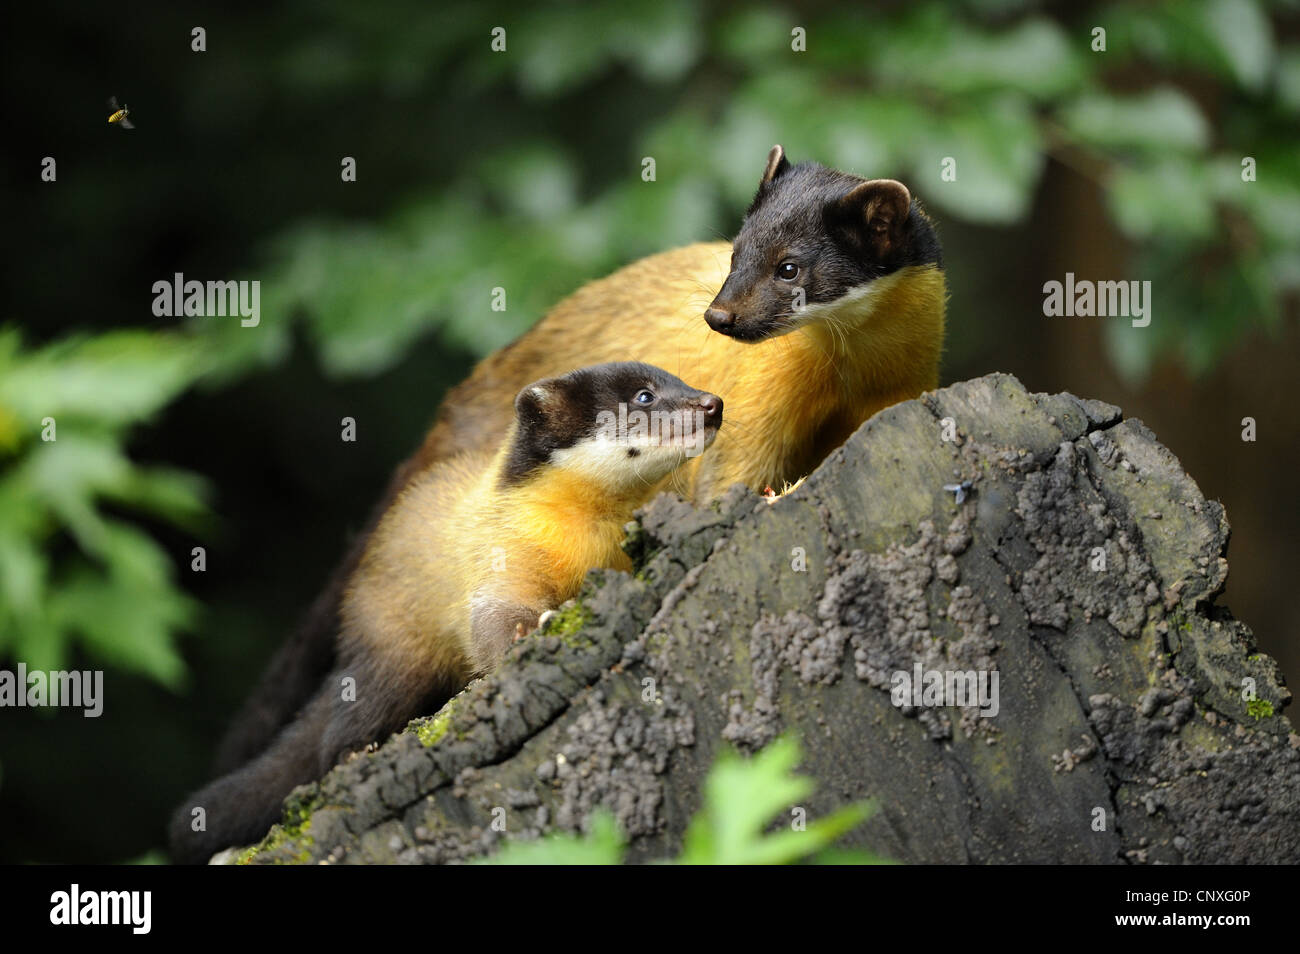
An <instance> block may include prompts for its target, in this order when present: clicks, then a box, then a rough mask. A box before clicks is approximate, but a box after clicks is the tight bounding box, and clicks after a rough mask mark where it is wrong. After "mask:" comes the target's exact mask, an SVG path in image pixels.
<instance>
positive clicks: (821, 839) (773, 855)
mask: <svg viewBox="0 0 1300 954" xmlns="http://www.w3.org/2000/svg"><path fill="white" fill-rule="evenodd" d="M799 753H800V746H799V742H798V740H797V739H796V738H795V737H794V736H793V735H786V736H782V737H781V738H779V739H777V740H776V741H774V742H772V743H770V744H769V745H768V746H767V747H766V748H764V749H763V750H762V751H761V752H758V753H757V754H755V755H754V756H753V757H752V758H741V757H740V756H739V755H738V754H736V752H734V751H733V750H731V749H723V750H722V751H721V752H720V753H719V755H718V759H717V761H716V762H715V763H714V766H713V768H712V770H711V771H710V772H709V777H708V778H707V779H706V780H705V782H704V804H703V805H702V806H701V808H700V811H699V812H698V813H696V815H695V817H694V818H692V819H691V823H690V827H689V828H688V829H687V831H686V838H685V841H684V843H683V845H682V851H681V853H680V854H679V855H678V856H677V857H676V858H675V859H666V860H668V861H671V862H672V863H675V864H679V865H784V864H795V863H797V862H801V861H813V862H823V863H833V864H889V863H890V862H889V861H887V860H886V859H883V858H879V857H877V856H875V855H873V854H871V853H869V852H857V851H844V850H835V849H833V848H832V847H831V846H832V845H833V844H834V843H835V841H836V840H837V839H839V838H840V837H841V836H842V835H845V834H847V833H848V832H850V831H852V830H853V829H854V828H856V827H858V826H859V825H860V824H862V823H863V822H864V821H866V820H867V819H868V818H869V817H871V814H872V812H873V807H872V805H871V803H870V802H854V803H851V804H849V805H845V806H843V807H842V808H839V809H837V810H836V811H834V812H832V813H831V814H830V815H827V816H826V817H825V818H820V819H817V820H815V821H811V822H807V823H806V825H805V827H804V828H802V829H796V828H795V827H794V826H793V824H791V826H790V827H789V828H786V827H784V825H783V824H782V825H777V823H776V822H775V821H774V819H776V818H782V820H783V821H784V820H785V817H786V816H787V815H788V814H789V811H790V808H791V806H793V805H798V804H800V803H801V802H804V801H805V800H806V799H807V798H808V797H809V796H810V795H812V793H813V790H814V789H815V788H816V783H815V782H813V780H812V779H810V778H808V777H807V776H804V775H799V774H797V773H796V772H795V767H796V766H797V765H798V764H799V757H800V756H799ZM773 825H776V827H777V828H778V829H779V830H777V831H774V832H768V831H767V829H768V828H769V827H772V826H773ZM624 847H625V841H624V838H623V836H622V834H621V832H620V831H619V829H618V824H617V822H615V820H614V818H613V816H612V815H610V814H609V812H608V811H607V810H604V809H602V810H600V811H598V812H596V813H594V814H593V815H592V817H591V822H590V829H589V830H588V832H587V833H586V834H584V835H580V836H579V835H563V834H554V835H548V836H546V837H544V838H541V839H539V840H538V841H513V842H510V843H509V844H507V845H506V846H505V847H504V848H503V849H502V850H501V851H499V852H497V854H495V855H493V856H492V857H491V858H488V859H486V860H485V861H484V862H483V863H485V864H496V865H555V864H561V865H616V864H619V863H621V862H622V861H623V851H624Z"/></svg>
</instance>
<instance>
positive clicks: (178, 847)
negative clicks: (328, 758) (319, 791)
mask: <svg viewBox="0 0 1300 954" xmlns="http://www.w3.org/2000/svg"><path fill="white" fill-rule="evenodd" d="M334 694H335V693H334V690H333V687H332V686H331V685H329V684H326V686H325V687H324V688H322V689H321V691H320V692H318V693H317V695H316V697H315V698H314V699H312V700H311V702H310V703H308V705H307V707H306V708H305V709H303V711H302V713H301V714H300V715H299V717H298V719H297V720H295V721H294V722H292V723H291V724H290V725H289V726H288V727H287V728H285V729H284V731H283V732H281V733H280V735H279V736H278V737H277V738H276V739H275V741H274V742H273V743H272V744H271V746H270V748H268V749H267V750H266V751H265V752H263V753H262V754H261V755H259V756H258V757H257V758H255V759H253V761H251V762H249V763H248V764H247V765H245V766H244V767H243V768H241V769H239V770H238V771H235V772H231V773H230V774H228V775H223V776H222V777H221V778H219V779H217V780H216V781H215V782H213V783H211V784H210V785H208V786H207V787H206V788H202V789H200V790H199V791H197V792H195V793H194V794H193V795H191V796H190V797H189V798H187V799H185V801H184V802H182V803H181V805H180V807H179V808H177V809H176V812H175V814H173V815H172V820H171V826H170V829H169V832H168V834H169V836H170V837H169V840H170V843H171V853H172V860H173V861H174V862H176V863H177V864H203V863H205V862H206V861H207V860H208V859H209V858H211V857H212V856H213V855H214V854H216V853H217V852H218V851H220V850H222V849H223V848H229V847H231V846H233V845H251V844H253V843H254V842H257V841H260V840H261V839H262V836H263V835H265V834H266V831H267V829H268V828H270V827H271V825H273V824H274V823H275V822H277V821H279V820H280V812H281V808H282V803H283V802H284V798H285V796H286V795H288V794H289V793H290V792H291V791H293V790H294V788H295V787H297V786H299V785H303V784H305V783H307V782H310V781H313V780H315V779H317V778H319V777H320V776H321V775H322V774H323V772H324V770H325V769H327V768H328V767H329V766H328V765H322V764H321V763H322V761H323V760H322V757H321V740H322V739H323V738H324V736H325V733H326V731H327V730H328V729H329V723H330V720H331V718H332V717H333V696H334ZM196 828H197V829H198V830H196Z"/></svg>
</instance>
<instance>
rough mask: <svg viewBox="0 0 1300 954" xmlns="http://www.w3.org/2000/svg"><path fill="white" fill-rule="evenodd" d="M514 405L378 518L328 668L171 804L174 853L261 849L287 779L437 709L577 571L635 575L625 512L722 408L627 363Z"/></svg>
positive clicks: (537, 388) (533, 389)
mask: <svg viewBox="0 0 1300 954" xmlns="http://www.w3.org/2000/svg"><path fill="white" fill-rule="evenodd" d="M514 408H515V418H514V422H513V423H512V424H511V426H510V428H509V431H508V433H507V435H506V438H505V440H504V441H503V442H501V444H500V446H499V448H497V449H496V450H495V451H491V450H489V451H483V450H472V451H468V452H466V453H464V454H461V455H458V456H456V457H453V458H451V459H449V460H446V461H440V462H437V463H435V464H433V465H431V466H429V467H427V468H425V469H423V470H421V471H420V472H419V473H418V474H415V475H414V476H413V477H412V478H411V480H410V481H409V482H408V483H407V485H406V487H405V488H404V489H403V490H402V492H401V493H400V494H399V495H398V496H397V498H396V500H394V502H393V504H392V506H391V507H389V508H388V510H387V512H386V513H385V514H384V515H383V518H382V519H381V520H380V521H379V524H378V526H377V527H376V528H375V531H374V533H373V534H371V536H370V538H369V540H368V542H367V544H366V547H365V550H364V553H363V554H362V557H361V560H360V563H359V565H358V567H357V569H356V571H355V572H354V573H353V574H352V576H351V577H350V579H349V580H348V583H347V587H346V590H345V593H344V596H343V601H342V606H341V608H340V613H339V616H340V620H341V627H340V630H339V637H338V640H337V651H338V664H337V666H336V667H335V669H334V671H333V672H332V673H331V674H330V675H329V676H327V677H326V678H325V680H324V682H323V684H322V685H321V686H320V687H319V689H318V691H317V692H316V694H315V695H314V696H313V697H312V699H311V701H310V702H308V704H307V705H306V707H305V708H304V709H303V710H302V712H301V713H300V714H299V715H298V718H297V719H296V720H295V721H293V722H292V723H291V724H289V725H288V727H287V728H285V729H284V731H283V732H281V733H280V734H279V735H278V736H277V737H276V739H275V741H274V742H273V743H272V744H271V745H270V747H269V748H268V749H267V750H266V751H265V752H263V753H262V754H261V755H259V756H258V757H257V758H255V759H253V760H252V761H251V762H250V763H248V765H246V766H244V767H243V768H241V769H239V770H238V771H235V772H232V773H230V774H229V775H226V776H224V777H223V778H220V779H218V780H217V781H215V782H213V783H212V784H211V785H209V786H208V787H207V788H205V789H203V790H202V791H200V792H198V793H196V794H194V795H192V796H191V797H190V798H188V799H187V800H186V801H185V803H184V804H183V805H182V806H181V807H180V808H179V809H178V810H177V812H176V814H175V816H174V817H173V820H172V827H171V844H172V854H173V857H174V858H175V859H176V860H178V861H184V862H197V861H202V860H205V859H206V858H208V857H210V856H211V855H212V854H213V853H214V852H216V851H217V850H219V849H221V848H224V847H228V846H230V845H238V844H247V843H249V842H251V841H254V840H256V839H258V838H260V837H261V836H262V835H263V834H265V833H266V830H267V829H268V828H269V827H270V826H271V824H272V823H273V822H275V821H276V820H277V819H278V818H279V815H280V808H281V803H282V802H283V800H284V797H285V796H286V795H287V794H289V792H290V791H291V790H292V789H293V788H294V786H296V785H301V784H303V783H305V782H309V781H311V780H312V779H314V778H317V777H319V776H320V775H321V774H323V773H324V772H325V771H327V770H328V769H329V768H330V766H332V765H333V764H334V763H335V762H336V761H338V759H339V757H340V756H342V755H344V754H346V753H348V752H351V751H353V750H355V749H358V748H361V747H363V746H365V745H366V744H367V743H369V742H371V741H373V740H382V739H383V738H384V737H385V736H387V735H388V734H389V733H391V732H393V731H395V730H397V729H399V728H401V727H402V726H403V725H405V724H406V722H407V721H409V720H410V719H411V718H413V717H415V716H417V715H421V714H426V713H430V712H434V711H436V710H437V709H438V708H439V707H440V706H441V705H442V703H443V702H445V701H446V700H447V699H448V698H450V697H451V696H452V695H453V694H455V693H456V692H458V691H459V690H460V689H461V688H463V687H464V685H465V684H466V683H467V682H468V681H469V680H470V679H471V678H472V677H474V676H476V675H479V674H482V673H485V672H488V671H490V670H491V669H492V668H494V667H495V666H496V665H497V663H498V662H499V661H500V660H501V657H502V656H503V655H504V654H505V652H506V650H507V648H508V647H509V646H510V644H511V643H512V642H513V641H514V640H515V639H516V638H518V637H519V636H522V635H523V634H524V633H525V632H528V631H530V630H532V629H533V628H534V627H535V626H536V625H537V622H538V618H539V616H540V615H541V614H542V613H543V612H545V611H546V610H548V609H551V608H554V607H556V606H559V605H560V604H561V603H563V602H564V601H565V600H567V599H569V598H571V597H573V596H574V595H576V594H577V592H578V589H579V587H580V585H581V583H582V579H583V577H584V576H585V575H586V573H587V571H588V570H590V569H592V568H596V567H612V568H618V569H629V568H630V563H629V560H628V558H627V555H626V554H625V553H624V552H623V551H622V549H621V547H620V543H621V541H622V539H623V532H624V530H623V528H624V525H625V524H626V523H627V521H628V520H630V519H631V518H632V512H633V510H635V509H636V508H637V507H638V506H640V505H641V504H643V503H645V502H646V501H647V500H648V499H649V498H650V496H651V495H652V494H653V492H654V489H655V487H656V486H657V485H658V484H659V483H660V482H661V481H662V480H663V478H664V477H665V476H667V475H668V474H669V473H671V472H672V471H673V470H675V469H676V468H677V467H679V466H680V465H681V464H683V463H685V462H686V461H687V460H689V459H691V458H692V457H695V456H698V455H699V454H700V453H702V452H703V451H704V449H705V448H706V447H708V446H709V445H710V444H711V443H713V441H714V438H715V437H716V436H717V434H718V427H719V425H720V424H721V422H722V401H721V400H720V399H719V398H717V397H716V396H714V395H712V394H707V393H705V392H703V391H697V390H695V389H693V388H690V387H687V386H686V385H685V384H684V383H682V381H681V380H679V379H678V378H676V377H674V376H673V375H671V374H668V373H667V372H665V371H662V370H660V369H659V368H655V367H652V366H650V365H647V364H640V363H635V362H625V363H618V364H602V365H598V366H595V367H590V368H583V369H581V370H578V371H572V372H570V373H568V374H565V375H563V376H561V377H557V378H551V379H547V380H542V381H538V382H536V383H534V384H531V385H529V386H528V387H526V388H524V389H523V390H522V391H520V392H519V394H518V396H517V397H516V399H515V401H514ZM195 808H202V809H203V810H204V816H205V817H204V822H205V829H206V830H204V831H194V830H193V828H194V825H193V821H194V818H195V813H194V809H195Z"/></svg>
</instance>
